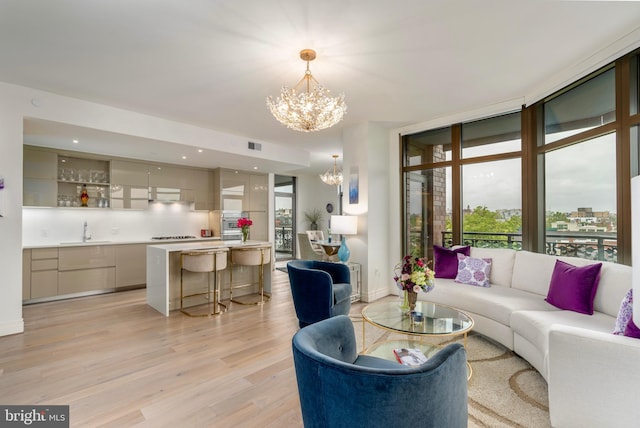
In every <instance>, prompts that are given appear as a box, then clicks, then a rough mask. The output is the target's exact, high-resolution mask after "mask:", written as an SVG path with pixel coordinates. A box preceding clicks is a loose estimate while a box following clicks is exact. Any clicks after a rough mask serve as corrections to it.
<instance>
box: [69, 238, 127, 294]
mask: <svg viewBox="0 0 640 428" xmlns="http://www.w3.org/2000/svg"><path fill="white" fill-rule="evenodd" d="M115 273H116V251H115V247H114V246H113V245H91V246H80V247H65V248H60V249H59V251H58V294H71V293H80V292H85V291H98V290H99V291H103V290H110V289H114V288H115Z"/></svg>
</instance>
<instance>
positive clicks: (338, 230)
mask: <svg viewBox="0 0 640 428" xmlns="http://www.w3.org/2000/svg"><path fill="white" fill-rule="evenodd" d="M331 233H334V234H336V235H356V234H357V233H358V217H357V216H355V215H332V216H331Z"/></svg>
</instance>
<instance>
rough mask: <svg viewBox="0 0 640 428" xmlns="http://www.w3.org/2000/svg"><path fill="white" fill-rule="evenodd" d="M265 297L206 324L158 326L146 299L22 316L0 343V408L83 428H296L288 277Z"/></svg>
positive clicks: (277, 275)
mask: <svg viewBox="0 0 640 428" xmlns="http://www.w3.org/2000/svg"><path fill="white" fill-rule="evenodd" d="M272 290H273V296H272V299H271V301H270V302H268V303H266V304H264V305H259V306H245V305H238V304H232V305H230V307H229V310H228V312H226V313H224V314H222V315H220V316H216V317H212V318H190V317H187V316H185V315H183V314H181V313H180V312H175V311H174V312H172V313H171V315H170V316H169V317H164V316H162V315H161V314H159V313H158V312H156V311H154V310H153V309H151V308H150V307H149V306H147V304H146V298H145V291H144V290H133V291H126V292H121V293H114V294H107V295H100V296H92V297H85V298H80V299H72V300H66V301H57V302H48V303H41V304H37V305H30V306H26V307H25V308H24V312H23V316H24V321H25V333H23V334H20V335H13V336H7V337H2V338H0V402H1V403H3V404H18V405H30V404H68V405H70V406H71V407H70V413H71V426H82V427H85V426H90V427H99V426H117V427H129V426H139V427H164V426H166V427H170V426H171V427H175V426H181V427H191V426H193V427H217V426H221V427H222V426H225V427H226V426H247V427H253V426H255V427H266V426H274V427H276V426H277V427H283V426H286V427H301V426H302V418H301V414H300V403H299V399H298V391H297V385H296V381H295V372H294V369H293V359H292V354H291V337H292V336H293V334H294V333H295V332H296V331H297V330H298V327H297V320H296V317H295V311H294V309H293V304H292V301H291V292H290V290H289V282H288V277H287V275H286V273H282V272H280V271H274V272H273V275H272Z"/></svg>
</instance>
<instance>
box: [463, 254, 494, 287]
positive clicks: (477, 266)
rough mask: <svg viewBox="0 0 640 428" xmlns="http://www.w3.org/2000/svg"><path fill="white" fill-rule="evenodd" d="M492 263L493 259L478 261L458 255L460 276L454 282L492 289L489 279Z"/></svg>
mask: <svg viewBox="0 0 640 428" xmlns="http://www.w3.org/2000/svg"><path fill="white" fill-rule="evenodd" d="M492 263H493V260H492V259H476V258H474V257H469V256H465V255H464V254H458V274H457V275H456V278H455V279H454V281H455V282H459V283H461V284H469V285H476V286H479V287H491V284H489V277H490V276H491V264H492Z"/></svg>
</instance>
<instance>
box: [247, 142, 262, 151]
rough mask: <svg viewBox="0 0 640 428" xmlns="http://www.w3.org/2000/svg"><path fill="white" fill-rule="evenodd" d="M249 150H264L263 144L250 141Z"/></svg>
mask: <svg viewBox="0 0 640 428" xmlns="http://www.w3.org/2000/svg"><path fill="white" fill-rule="evenodd" d="M249 150H257V151H259V152H260V151H262V144H260V143H253V142H251V141H249Z"/></svg>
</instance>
